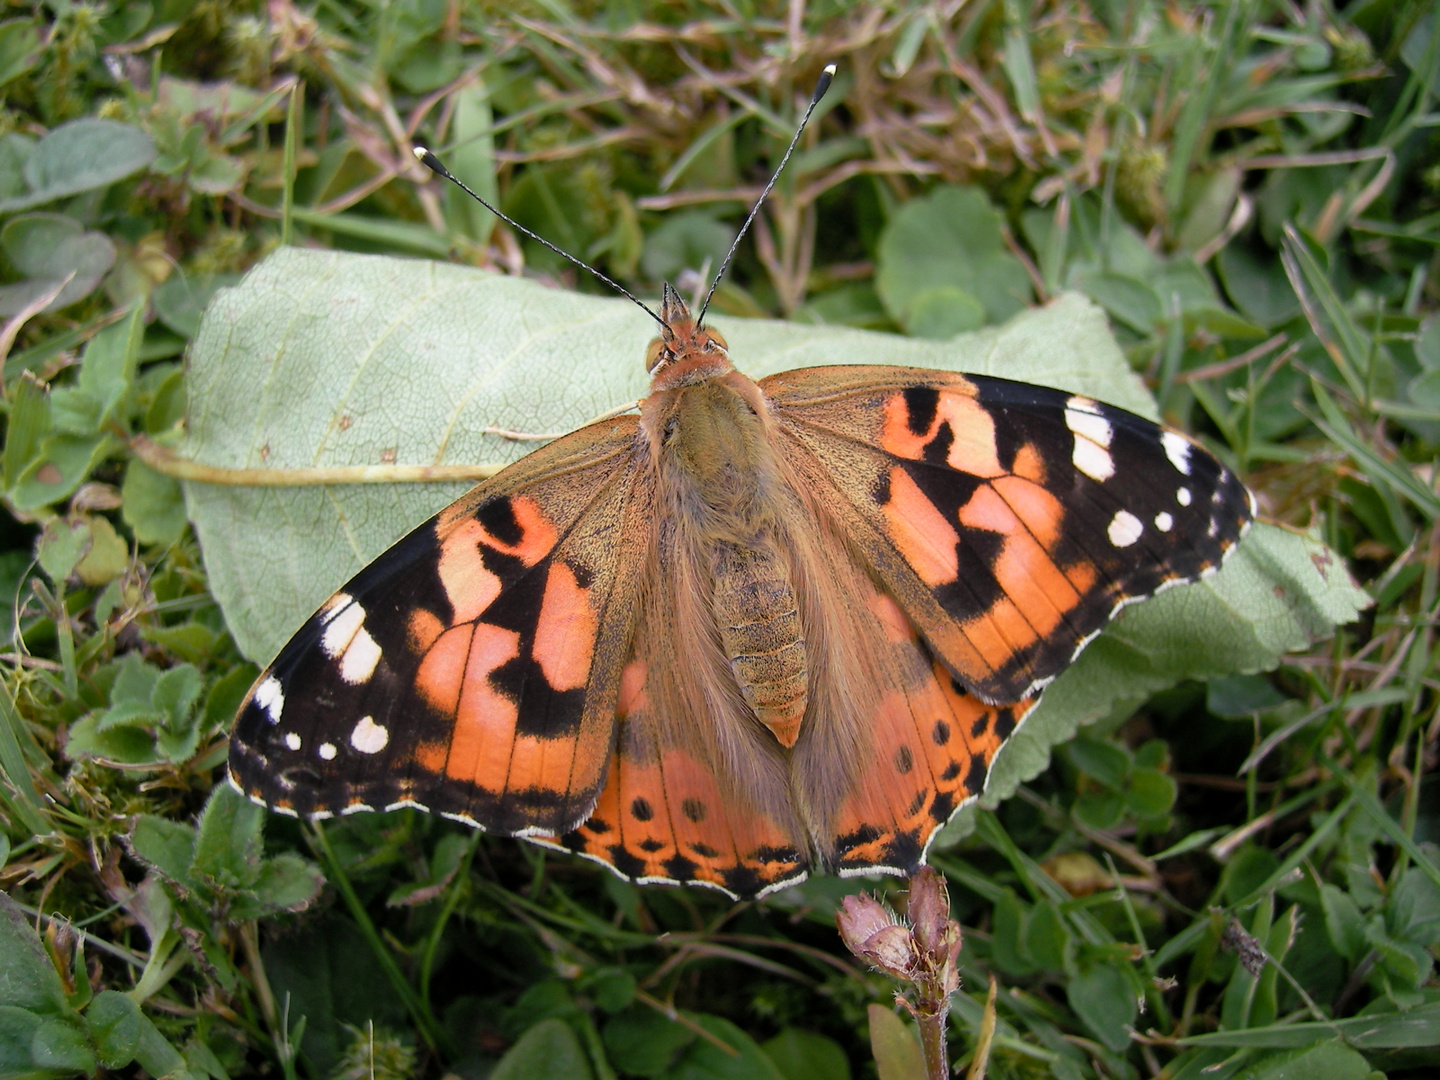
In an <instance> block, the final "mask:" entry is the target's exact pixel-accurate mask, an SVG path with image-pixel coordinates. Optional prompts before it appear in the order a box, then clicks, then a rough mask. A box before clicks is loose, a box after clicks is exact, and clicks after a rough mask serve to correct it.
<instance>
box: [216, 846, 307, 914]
mask: <svg viewBox="0 0 1440 1080" xmlns="http://www.w3.org/2000/svg"><path fill="white" fill-rule="evenodd" d="M324 884H325V878H324V875H322V874H321V873H320V870H319V868H318V867H316V866H315V864H314V863H310V862H306V861H305V860H304V859H302V858H301V857H300V856H299V855H296V854H294V853H292V852H282V853H281V854H279V855H276V856H275V857H274V858H270V859H266V860H265V861H264V862H263V863H262V864H261V865H260V873H259V875H258V876H257V877H256V878H255V882H254V885H253V886H252V889H253V891H254V893H255V902H254V904H253V905H251V906H253V907H255V908H256V910H255V912H254V914H253V915H252V916H250V917H253V918H258V917H259V916H261V915H273V914H275V913H276V912H278V911H301V910H303V909H305V908H307V907H309V906H310V904H311V903H313V902H314V900H315V897H317V896H319V895H320V889H321V887H322V886H323V885H324ZM242 906H244V905H243V902H242ZM235 917H236V918H240V917H242V916H241V914H240V912H239V911H238V910H237V911H236V913H235Z"/></svg>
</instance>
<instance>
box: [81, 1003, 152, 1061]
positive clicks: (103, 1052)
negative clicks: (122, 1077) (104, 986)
mask: <svg viewBox="0 0 1440 1080" xmlns="http://www.w3.org/2000/svg"><path fill="white" fill-rule="evenodd" d="M143 1019H144V1018H143V1017H142V1016H141V1015H140V1006H139V1005H137V1004H135V1002H134V1001H132V1000H131V999H130V998H128V997H126V996H125V995H124V994H122V993H120V992H119V991H117V990H105V991H102V992H101V993H100V994H99V996H98V997H96V998H95V1000H94V1001H92V1002H91V1003H90V1007H89V1008H88V1009H86V1010H85V1024H86V1026H87V1027H88V1028H89V1029H90V1038H91V1041H93V1042H94V1044H95V1049H96V1051H98V1053H99V1057H100V1064H102V1065H104V1066H105V1067H106V1068H107V1069H118V1068H120V1067H121V1066H122V1065H129V1064H130V1062H132V1061H134V1060H135V1052H136V1051H137V1050H139V1049H140V1028H141V1021H142V1020H143Z"/></svg>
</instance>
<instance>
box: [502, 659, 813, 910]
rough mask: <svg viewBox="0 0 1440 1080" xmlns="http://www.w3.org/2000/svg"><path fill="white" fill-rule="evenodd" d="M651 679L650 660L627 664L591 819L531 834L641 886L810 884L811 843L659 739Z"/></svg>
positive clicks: (760, 889) (757, 891)
mask: <svg viewBox="0 0 1440 1080" xmlns="http://www.w3.org/2000/svg"><path fill="white" fill-rule="evenodd" d="M644 681H645V666H644V664H643V662H641V661H639V660H635V661H632V662H631V663H630V664H629V665H627V667H626V669H625V672H624V674H623V675H622V677H621V686H622V690H621V710H620V735H619V741H618V745H617V747H616V750H615V753H614V754H613V755H612V756H611V758H610V763H609V771H608V775H607V777H606V781H605V787H604V789H603V790H602V791H601V792H600V798H599V801H598V802H597V803H596V805H595V809H594V810H593V811H592V812H591V814H590V817H589V819H588V820H586V821H585V822H584V823H583V824H582V825H581V826H580V827H579V828H578V829H575V830H573V831H572V832H570V833H568V834H566V835H564V836H559V837H555V836H530V837H529V839H532V840H535V841H537V842H539V843H545V844H547V845H548V846H553V847H558V848H562V849H564V850H568V851H574V852H577V853H579V854H581V855H585V856H587V857H589V858H592V859H595V860H597V861H599V862H602V863H605V864H606V865H608V866H611V867H614V868H615V869H616V870H617V871H619V873H620V874H621V875H622V876H624V877H627V878H630V879H631V880H633V881H638V882H641V883H647V882H668V883H670V884H676V883H690V884H700V885H709V886H713V887H714V888H718V889H721V890H723V891H724V892H727V893H729V894H730V895H731V896H735V897H753V896H759V895H764V894H765V893H767V892H771V891H773V890H775V889H778V888H783V887H785V886H787V885H793V884H795V883H796V882H799V881H803V880H804V878H805V876H806V873H807V870H808V866H809V856H808V854H807V853H806V845H804V844H803V843H799V842H797V841H796V839H795V838H793V837H790V836H787V835H786V833H785V831H784V830H783V829H782V828H781V827H780V826H779V825H778V824H777V823H776V822H774V821H772V820H770V819H769V818H768V817H766V816H765V815H764V814H763V813H760V812H759V811H757V810H756V809H755V808H753V807H747V806H742V805H737V803H736V802H735V800H734V799H733V798H729V797H727V796H726V795H725V793H724V792H723V791H722V789H721V785H720V783H719V781H718V780H717V778H716V774H715V771H714V769H713V768H712V767H710V766H708V765H706V764H705V763H703V762H701V761H700V760H698V759H697V758H696V757H695V756H694V755H693V754H692V753H690V752H687V751H685V750H682V749H680V748H678V747H673V746H672V747H662V746H661V745H660V744H659V741H658V739H657V735H656V731H655V726H654V724H653V722H652V720H651V719H650V717H649V715H648V709H649V699H648V697H647V695H646V693H645V686H644Z"/></svg>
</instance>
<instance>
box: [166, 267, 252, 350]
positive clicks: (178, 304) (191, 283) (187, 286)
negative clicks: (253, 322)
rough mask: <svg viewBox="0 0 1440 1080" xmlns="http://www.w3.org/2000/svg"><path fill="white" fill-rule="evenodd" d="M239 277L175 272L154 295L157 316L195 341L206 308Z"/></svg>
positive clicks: (183, 335)
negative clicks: (222, 290)
mask: <svg viewBox="0 0 1440 1080" xmlns="http://www.w3.org/2000/svg"><path fill="white" fill-rule="evenodd" d="M239 280H240V275H239V274H206V275H200V276H197V275H191V274H186V273H183V272H182V273H176V274H172V275H171V276H170V277H168V278H167V279H166V280H165V281H164V282H163V283H162V284H160V285H159V286H157V287H156V289H155V291H154V292H153V293H152V294H151V302H152V303H153V304H154V305H155V314H156V315H158V316H159V318H160V321H161V322H163V323H164V324H165V325H166V326H168V327H169V328H170V329H171V330H174V331H175V332H176V333H177V334H179V335H180V336H181V337H187V338H193V337H194V336H195V334H196V333H197V332H198V331H199V329H200V316H201V314H202V313H203V312H204V310H205V305H206V304H208V303H210V300H211V298H212V297H213V296H214V295H215V293H216V292H218V291H219V290H220V289H223V288H227V287H229V286H231V285H234V284H235V283H236V282H237V281H239Z"/></svg>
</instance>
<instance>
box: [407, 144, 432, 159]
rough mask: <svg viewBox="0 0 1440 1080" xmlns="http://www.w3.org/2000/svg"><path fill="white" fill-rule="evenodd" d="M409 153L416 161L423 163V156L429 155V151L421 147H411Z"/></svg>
mask: <svg viewBox="0 0 1440 1080" xmlns="http://www.w3.org/2000/svg"><path fill="white" fill-rule="evenodd" d="M410 152H411V153H412V154H414V155H415V160H416V161H424V160H425V155H426V154H428V153H430V151H429V150H427V149H425V147H423V146H412V147H411V148H410Z"/></svg>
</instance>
